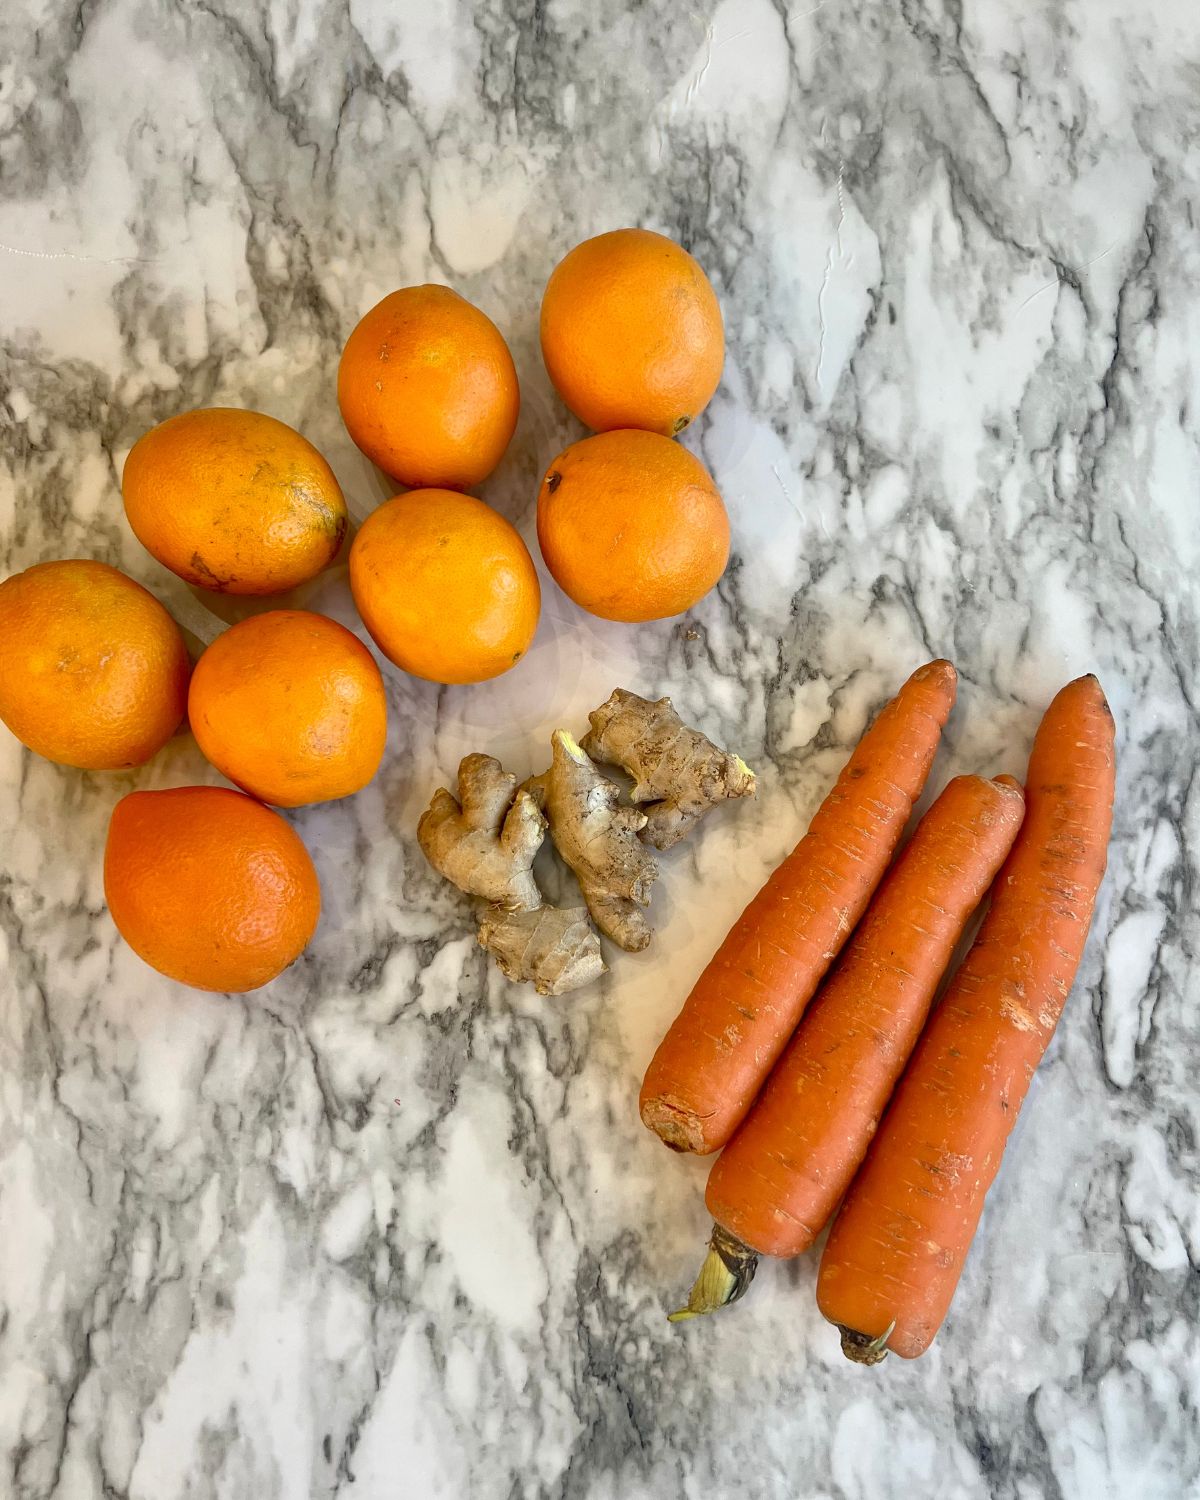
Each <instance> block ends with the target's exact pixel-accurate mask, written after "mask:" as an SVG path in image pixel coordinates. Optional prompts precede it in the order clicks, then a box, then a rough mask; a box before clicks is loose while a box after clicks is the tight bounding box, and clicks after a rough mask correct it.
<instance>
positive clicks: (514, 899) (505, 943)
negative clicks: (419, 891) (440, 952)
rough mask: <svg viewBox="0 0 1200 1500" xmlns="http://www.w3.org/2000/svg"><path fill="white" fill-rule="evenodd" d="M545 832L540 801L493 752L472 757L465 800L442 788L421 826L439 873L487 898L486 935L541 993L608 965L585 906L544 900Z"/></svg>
mask: <svg viewBox="0 0 1200 1500" xmlns="http://www.w3.org/2000/svg"><path fill="white" fill-rule="evenodd" d="M545 833H546V820H545V818H544V817H543V816H542V812H541V810H540V808H539V807H538V805H537V802H536V800H535V799H534V798H533V797H532V796H531V795H530V793H529V792H528V791H526V790H525V789H524V788H521V789H520V790H518V788H517V778H516V777H515V776H514V775H512V773H511V772H509V771H506V770H505V769H504V767H503V766H502V765H501V764H500V762H499V761H498V760H496V759H494V758H493V757H492V756H490V755H468V756H466V757H465V758H464V759H463V760H462V762H461V763H460V765H459V768H458V798H457V799H456V798H454V797H453V796H452V795H451V794H450V793H449V792H448V791H447V790H446V788H445V787H439V788H438V790H437V791H436V792H435V793H434V794H433V800H432V801H431V802H430V804H429V807H428V809H427V810H426V811H425V812H424V813H422V815H421V819H420V821H419V822H418V824H417V842H418V843H419V844H420V846H421V849H422V851H423V852H424V854H425V858H426V859H427V860H428V861H429V863H430V864H431V865H432V866H433V868H434V869H435V870H436V871H437V872H438V874H439V875H444V876H445V877H446V879H447V880H449V881H450V882H451V883H452V884H454V885H456V886H457V887H458V888H459V890H461V891H464V892H466V893H467V894H468V895H470V896H475V897H477V898H479V900H480V901H481V902H486V903H487V905H486V907H485V908H484V910H483V911H482V912H481V914H480V918H479V941H480V943H481V945H482V946H483V947H484V948H486V949H487V950H488V952H489V953H491V954H492V955H493V956H494V957H495V959H496V961H497V963H498V964H499V965H500V967H501V969H502V970H503V971H504V973H505V974H507V975H508V976H509V978H510V979H517V980H529V981H531V982H532V983H533V985H534V986H535V987H536V989H537V990H538V992H539V994H543V995H562V994H565V993H566V992H567V991H568V990H573V989H578V988H579V987H580V986H581V985H584V984H588V983H589V982H590V981H591V980H593V979H595V978H597V977H598V976H599V975H601V974H603V973H604V971H605V964H604V960H603V959H602V958H601V956H600V939H599V938H598V937H597V935H596V932H595V930H594V928H593V927H592V926H591V924H590V922H589V921H588V919H587V913H586V912H585V911H584V910H583V908H582V907H576V908H574V909H571V910H561V909H560V908H558V907H554V906H547V905H546V904H545V903H544V902H543V900H542V893H541V891H540V890H539V889H538V884H537V881H536V880H535V879H534V875H533V859H534V855H536V854H537V852H538V849H539V848H540V847H541V844H542V840H543V838H544V837H545Z"/></svg>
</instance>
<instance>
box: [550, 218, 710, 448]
mask: <svg viewBox="0 0 1200 1500" xmlns="http://www.w3.org/2000/svg"><path fill="white" fill-rule="evenodd" d="M541 336H542V358H543V359H544V360H545V362H546V369H547V371H548V372H549V375H550V379H551V380H552V381H553V382H554V387H555V389H556V390H557V391H558V394H559V395H560V396H561V397H562V399H563V400H564V401H565V402H566V404H567V405H568V406H569V407H570V409H571V410H572V411H573V412H574V413H575V415H576V416H577V417H578V418H579V420H580V421H581V422H583V423H585V425H586V426H588V427H590V428H592V430H593V431H595V432H609V431H611V430H612V429H614V428H621V427H641V428H644V429H645V430H646V431H647V432H659V433H662V434H663V436H664V437H674V436H675V434H676V433H679V432H682V431H683V429H684V428H685V427H687V426H688V425H689V424H690V423H692V422H694V421H695V420H696V418H697V417H698V416H699V414H700V413H701V412H702V411H703V410H704V408H705V407H706V406H707V405H708V403H709V402H710V401H711V400H712V396H713V392H714V391H715V390H716V388H717V384H718V382H719V381H720V379H721V366H722V365H723V364H724V362H725V330H724V325H723V323H722V321H721V305H720V303H719V302H718V301H717V297H716V293H715V292H714V291H713V289H712V286H711V284H710V282H709V279H708V277H707V276H706V275H705V274H704V271H703V270H702V268H701V267H700V265H699V263H698V262H697V261H696V260H695V259H693V257H692V256H690V255H689V254H688V252H687V251H686V250H684V249H683V248H682V246H680V245H677V244H676V243H675V241H674V240H669V239H667V238H666V237H665V236H664V235H661V234H655V233H653V232H652V231H651V230H649V229H614V230H612V231H611V232H610V233H608V234H599V235H597V236H596V237H595V239H591V240H585V241H584V242H583V244H582V245H576V247H575V248H574V250H572V251H570V253H569V254H567V255H566V256H564V258H563V259H562V260H561V261H560V262H559V263H558V265H557V266H556V267H555V268H554V271H553V272H552V273H551V276H550V280H549V281H548V282H547V284H546V291H545V294H544V295H543V297H542V316H541Z"/></svg>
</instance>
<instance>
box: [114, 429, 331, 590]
mask: <svg viewBox="0 0 1200 1500" xmlns="http://www.w3.org/2000/svg"><path fill="white" fill-rule="evenodd" d="M121 485H122V490H123V492H124V497H125V514H126V516H128V518H129V524H130V526H131V527H132V528H133V533H134V535H135V536H136V537H137V539H138V541H139V542H141V544H142V546H143V547H145V548H146V550H147V551H148V552H151V553H153V555H154V556H155V557H156V558H157V559H158V560H159V562H160V563H162V564H163V565H164V566H165V567H168V568H170V569H171V571H172V572H173V573H178V574H179V576H180V578H183V579H186V580H187V582H188V583H191V584H194V585H195V586H196V587H197V588H202V589H213V590H215V591H216V592H218V593H223V594H279V593H283V592H284V591H285V590H287V589H292V588H295V587H296V586H297V585H298V584H301V583H304V582H306V581H307V580H308V579H310V578H313V577H315V576H316V575H317V574H318V573H319V572H320V571H321V569H322V568H324V567H325V566H326V565H327V564H328V563H331V562H332V561H333V559H334V558H335V557H336V556H337V551H338V548H339V547H340V546H341V545H342V538H343V537H344V536H345V534H346V519H347V518H346V502H345V500H344V498H343V496H342V491H341V489H340V487H339V486H338V482H337V480H336V479H335V478H334V474H333V470H332V469H331V468H330V467H329V465H328V464H327V463H326V462H325V460H324V459H323V458H322V457H321V455H320V454H319V453H318V452H317V450H316V449H315V448H314V447H313V445H312V444H311V443H310V442H309V441H308V440H307V439H306V438H303V437H301V436H300V434H299V433H298V432H296V431H295V430H294V429H293V428H291V427H289V426H288V425H287V423H286V422H278V421H276V420H275V418H274V417H268V416H265V415H264V414H263V413H262V412H257V411H240V410H236V409H234V408H233V407H224V406H214V407H209V408H206V409H204V410H201V411H189V412H183V413H182V414H181V415H179V416H177V417H168V418H167V420H166V421H165V422H160V423H159V424H158V426H157V427H152V428H151V429H150V431H149V432H147V433H145V434H144V435H143V436H142V437H140V438H139V439H138V440H137V442H136V443H135V444H134V445H133V448H132V449H131V450H130V454H129V457H128V458H127V459H126V461H125V473H124V475H123V477H122V481H121Z"/></svg>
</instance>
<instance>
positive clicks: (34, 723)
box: [0, 561, 190, 771]
mask: <svg viewBox="0 0 1200 1500" xmlns="http://www.w3.org/2000/svg"><path fill="white" fill-rule="evenodd" d="M189 670H190V663H189V661H188V654H187V647H186V646H185V645H184V644H183V636H182V635H180V633H179V627H178V625H176V623H175V621H174V620H173V619H172V618H171V616H170V615H169V614H168V613H167V612H166V610H165V609H164V608H163V607H162V605H161V604H160V603H159V602H158V600H157V599H156V598H155V597H154V595H153V594H150V593H147V591H146V590H145V589H144V588H143V587H142V586H141V584H140V583H134V581H133V579H132V578H126V576H125V574H124V573H118V571H117V570H116V568H110V567H109V566H108V564H107V563H102V562H82V561H71V562H46V563H39V564H38V565H37V566H36V567H33V568H27V569H26V570H25V572H24V573H17V574H15V575H14V576H13V577H12V578H7V579H5V581H4V582H3V583H0V719H3V720H4V722H5V723H6V724H7V725H8V727H9V728H10V729H11V730H12V732H13V733H14V734H15V735H16V737H17V738H18V739H19V740H20V741H21V743H22V744H23V745H28V746H29V748H30V749H31V750H36V751H37V753H38V754H39V755H44V756H45V757H46V758H47V760H56V761H58V762H59V763H60V764H62V765H64V766H80V767H82V768H84V769H85V770H90V771H115V770H117V769H119V768H120V767H122V766H140V765H141V764H142V762H143V761H147V760H149V759H150V757H151V756H152V755H154V754H155V753H156V752H157V751H158V750H161V749H162V747H163V746H164V745H165V744H166V742H167V741H168V740H169V739H170V738H171V736H172V735H173V734H174V733H175V731H176V729H178V727H179V724H180V721H181V720H182V718H183V711H184V707H185V705H186V703H187V683H188V671H189Z"/></svg>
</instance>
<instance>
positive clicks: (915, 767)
mask: <svg viewBox="0 0 1200 1500" xmlns="http://www.w3.org/2000/svg"><path fill="white" fill-rule="evenodd" d="M956 680H957V679H956V676H955V672H954V668H953V667H952V666H951V665H950V663H949V662H948V661H932V662H929V663H927V664H926V665H925V666H923V667H919V668H918V669H917V670H916V671H915V672H914V673H913V675H912V676H911V677H910V678H909V679H908V681H907V682H906V683H905V684H904V686H903V687H902V688H901V689H900V691H899V693H897V695H896V697H895V698H893V699H892V701H891V702H890V703H889V704H888V705H887V706H886V707H885V708H884V709H883V711H882V712H881V713H880V715H879V717H878V718H877V719H876V720H875V723H874V724H872V726H871V727H870V729H868V730H867V732H866V734H864V735H863V737H862V739H861V740H860V742H859V744H858V747H857V749H856V750H855V751H854V754H853V755H852V756H851V757H850V759H849V761H848V762H847V764H846V766H845V769H844V770H843V771H842V774H841V775H840V776H839V777H838V780H837V784H836V785H835V787H834V788H833V790H832V791H831V792H830V794H829V796H828V797H826V799H825V801H824V803H822V805H821V807H820V808H819V809H818V811H817V815H816V817H814V818H813V820H812V824H811V825H810V827H809V830H808V833H807V834H805V836H804V838H802V839H801V840H800V842H799V844H798V845H797V846H796V848H795V849H794V850H793V851H792V853H791V854H790V855H788V857H787V859H785V860H784V862H783V864H781V865H780V866H779V868H778V869H777V870H776V871H775V873H774V874H773V875H772V876H771V878H770V879H769V880H768V881H767V883H766V885H764V886H763V888H762V890H761V891H759V893H758V895H757V896H755V898H754V900H753V901H751V903H750V905H749V906H748V907H747V908H746V910H745V911H744V912H743V913H742V916H741V917H740V919H739V920H738V922H737V923H736V925H735V926H734V928H733V930H732V931H731V932H730V933H729V935H728V937H726V939H725V941H724V942H723V943H722V944H721V946H720V948H719V949H718V950H717V952H716V954H715V956H714V957H713V959H712V961H711V962H710V963H709V965H708V967H707V969H705V971H704V973H703V974H702V975H701V976H700V978H699V980H698V981H697V983H696V986H695V988H694V989H693V990H692V992H691V994H690V995H689V996H688V998H687V1001H686V1002H685V1004H684V1007H683V1009H682V1010H681V1011H680V1013H679V1015H678V1016H676V1018H675V1020H674V1022H673V1023H672V1025H671V1028H670V1030H669V1031H668V1032H667V1034H666V1036H665V1037H664V1038H663V1040H662V1042H661V1043H660V1045H659V1048H658V1051H657V1052H656V1053H655V1054H654V1057H653V1058H652V1059H651V1062H650V1067H649V1068H648V1070H647V1072H646V1078H645V1081H644V1082H643V1084H642V1094H641V1113H642V1120H643V1121H644V1123H645V1124H646V1125H647V1126H649V1128H650V1129H651V1130H653V1131H655V1132H657V1134H658V1135H659V1136H661V1138H662V1139H663V1141H665V1142H666V1144H667V1145H668V1146H670V1147H672V1148H673V1149H674V1150H676V1151H695V1152H698V1153H699V1154H700V1155H704V1154H706V1153H707V1152H709V1151H716V1150H717V1149H718V1148H719V1147H721V1146H723V1145H724V1144H725V1143H726V1141H728V1140H729V1138H730V1136H731V1135H732V1134H733V1132H734V1131H735V1130H736V1129H737V1127H738V1125H739V1124H740V1123H741V1121H742V1119H743V1118H744V1116H745V1114H746V1111H747V1110H748V1109H749V1108H750V1105H751V1104H752V1103H753V1101H754V1096H755V1095H756V1094H757V1093H758V1091H759V1089H760V1088H761V1086H762V1083H763V1080H764V1079H765V1078H766V1076H767V1074H768V1073H769V1072H770V1071H771V1068H772V1066H773V1065H774V1063H775V1060H776V1058H777V1057H778V1056H779V1054H780V1052H781V1051H782V1050H783V1048H784V1046H785V1045H786V1043H787V1041H788V1038H789V1037H790V1036H791V1034H792V1032H793V1031H794V1030H795V1028H796V1023H797V1022H798V1021H799V1019H800V1017H801V1015H802V1014H803V1012H804V1007H805V1006H806V1005H807V1004H808V1002H809V1001H810V1000H811V999H812V996H813V993H814V992H815V990H816V988H817V985H818V984H820V982H821V980H822V978H823V977H824V975H825V971H826V970H827V969H828V968H829V965H830V964H831V963H832V962H833V960H834V959H835V958H836V957H837V955H838V953H839V951H840V950H841V948H842V945H843V944H844V943H845V941H846V939H847V938H848V937H849V935H850V933H851V932H852V931H853V929H854V926H855V924H856V923H857V922H858V919H859V918H860V917H861V916H862V914H863V912H864V911H865V909H866V906H867V902H868V901H869V900H870V899H871V896H872V894H873V893H874V890H875V887H876V886H877V885H878V884H879V881H880V878H881V876H882V875H883V872H884V870H885V869H886V868H887V866H888V862H889V861H890V859H891V857H892V853H893V851H894V850H895V848H896V844H897V843H898V841H899V839H900V835H901V833H902V832H903V829H904V825H905V823H906V822H907V820H908V816H909V813H910V812H911V811H912V807H913V803H914V802H915V801H916V800H917V798H918V797H919V796H920V795H921V790H922V788H923V787H924V785H925V778H926V777H927V776H928V774H929V768H930V766H931V765H932V764H933V757H934V755H935V753H936V751H937V746H938V740H939V738H940V736H941V731H942V726H943V725H944V724H945V722H946V720H947V718H949V716H950V710H951V708H952V707H953V706H954V690H955V683H956Z"/></svg>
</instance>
